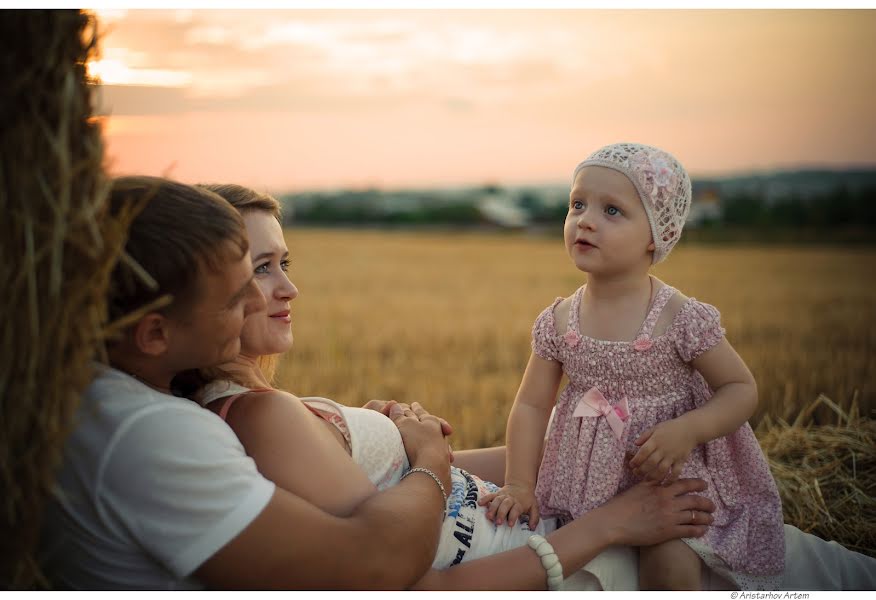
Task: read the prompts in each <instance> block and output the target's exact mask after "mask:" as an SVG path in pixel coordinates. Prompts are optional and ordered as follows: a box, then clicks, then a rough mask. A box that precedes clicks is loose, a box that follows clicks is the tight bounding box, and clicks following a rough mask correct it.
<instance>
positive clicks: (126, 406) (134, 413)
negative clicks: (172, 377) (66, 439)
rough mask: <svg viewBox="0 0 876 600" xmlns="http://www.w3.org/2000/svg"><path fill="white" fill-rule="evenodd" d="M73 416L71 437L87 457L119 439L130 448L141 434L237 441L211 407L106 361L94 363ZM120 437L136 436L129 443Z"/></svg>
mask: <svg viewBox="0 0 876 600" xmlns="http://www.w3.org/2000/svg"><path fill="white" fill-rule="evenodd" d="M77 416H78V418H77V422H76V426H75V427H74V429H73V431H72V432H71V436H70V443H72V444H73V445H75V446H78V447H79V448H80V449H81V450H82V451H84V452H85V454H86V455H92V460H99V461H100V460H101V459H103V460H106V459H108V458H109V455H110V454H112V453H114V452H115V451H116V450H118V449H119V445H120V444H121V445H122V446H124V447H125V448H128V449H129V450H131V448H129V447H130V446H131V445H132V444H133V446H134V447H135V448H134V449H136V448H137V447H140V444H139V443H138V442H139V441H142V440H143V439H148V440H151V441H152V444H168V445H171V446H176V445H179V444H185V443H186V440H199V441H201V443H206V442H203V439H207V440H210V442H211V443H210V444H207V445H215V444H219V443H222V444H224V445H231V446H235V447H236V446H237V444H238V442H237V438H236V437H234V435H233V433H231V432H230V430H228V428H227V427H225V424H224V423H222V421H221V420H220V419H219V418H218V417H216V415H214V414H212V413H211V412H210V411H208V410H205V409H203V408H201V407H200V406H199V405H197V404H196V403H194V402H192V401H191V400H188V399H186V398H178V397H176V396H171V395H168V394H163V393H161V392H159V391H158V390H155V389H152V388H151V387H149V386H147V385H145V384H144V383H142V382H140V381H138V380H136V379H135V378H133V377H131V376H130V375H127V374H125V373H123V372H121V371H118V370H116V369H113V368H111V367H107V366H105V365H98V366H96V372H95V377H94V379H93V380H92V382H91V384H90V385H89V386H88V387H87V388H86V389H85V392H84V393H83V395H82V403H81V404H80V407H79V411H78V415H77ZM181 432H187V435H180V434H181ZM229 434H230V435H229ZM202 435H203V438H202V437H201V436H202ZM125 439H133V440H135V441H133V442H132V444H128V443H124V441H125ZM150 445H151V444H150ZM98 457H101V459H98Z"/></svg>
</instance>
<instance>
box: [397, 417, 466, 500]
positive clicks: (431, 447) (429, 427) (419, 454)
mask: <svg viewBox="0 0 876 600" xmlns="http://www.w3.org/2000/svg"><path fill="white" fill-rule="evenodd" d="M389 418H390V419H392V422H393V423H395V426H396V427H398V430H399V433H400V434H401V437H402V442H403V443H404V445H405V453H406V454H407V455H408V462H409V463H410V464H411V466H412V467H415V466H417V465H418V464H419V463H420V462H430V461H438V462H439V463H445V464H446V471H447V473H448V474H449V472H450V463H451V462H453V453H452V451H451V450H450V446H449V445H448V444H447V440H445V439H444V433H443V427H442V423H441V422H442V420H443V419H440V418H439V417H436V416H435V415H431V414H429V412H428V411H427V410H426V409H425V408H423V407H422V406H420V404H419V403H417V402H414V403H413V404H412V405H411V406H410V407H408V405H407V404H398V403H396V404H394V405H393V406H391V407H390V408H389ZM444 470H445V469H444V468H442V471H444ZM445 483H447V484H448V486H449V484H450V483H449V475H448V481H447V482H445ZM446 489H447V490H449V489H450V488H449V487H447V488H446Z"/></svg>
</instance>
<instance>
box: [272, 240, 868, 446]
mask: <svg viewBox="0 0 876 600" xmlns="http://www.w3.org/2000/svg"><path fill="white" fill-rule="evenodd" d="M560 235H561V234H560V231H559V228H558V232H557V236H556V238H548V237H534V236H527V235H525V234H483V233H461V234H454V233H441V232H410V231H406V232H385V231H373V230H308V229H304V230H287V243H288V244H289V248H290V252H291V255H292V267H291V277H292V279H293V281H294V282H295V283H296V284H297V285H298V287H299V288H300V290H301V295H300V297H299V298H298V299H297V300H296V301H295V302H294V303H293V308H292V317H293V325H292V327H293V331H294V333H295V347H294V349H293V350H292V352H291V353H289V354H288V355H287V356H286V357H284V358H283V359H282V360H281V362H280V365H279V377H278V383H279V384H280V385H281V386H282V387H284V388H285V389H288V390H290V391H293V392H294V393H297V394H299V395H322V396H326V397H330V398H333V399H335V400H337V401H339V402H342V403H345V404H350V405H361V404H362V403H364V402H365V401H366V400H368V399H369V398H384V399H396V400H402V401H408V402H410V401H415V400H416V401H420V402H422V403H423V404H424V405H425V406H426V407H427V408H428V409H429V410H430V411H432V412H434V413H436V414H440V415H442V416H444V417H445V418H447V419H448V420H449V421H450V422H451V423H452V424H453V425H454V426H455V428H456V433H455V434H454V447H456V448H473V447H480V446H490V445H496V444H500V443H502V442H503V439H504V432H505V421H506V418H507V415H508V411H509V410H510V407H511V404H512V402H513V400H514V395H515V393H516V390H517V386H518V384H519V382H520V377H521V375H522V373H523V369H524V367H525V365H526V361H527V359H528V356H529V351H530V345H529V344H530V329H531V327H532V322H533V320H534V319H535V317H536V316H537V315H538V313H539V312H540V311H541V310H542V309H543V308H544V307H545V306H547V305H548V304H550V303H551V301H552V300H553V299H554V298H555V297H557V296H567V295H569V294H570V293H572V292H573V291H574V290H575V289H576V288H577V287H578V286H580V285H581V284H582V283H583V282H584V276H583V274H582V273H580V272H579V271H578V270H577V269H576V268H575V267H574V265H572V264H571V262H570V260H569V259H568V258H567V257H566V255H565V251H564V248H563V245H562V241H561V239H560ZM874 267H876V249H872V248H864V249H860V248H828V247H776V246H761V247H751V246H721V247H716V246H694V245H689V246H685V245H682V246H680V247H678V248H677V249H676V250H675V251H674V252H673V253H672V255H671V256H670V257H669V259H668V260H667V261H665V263H663V264H661V265H659V266H658V267H656V268H655V270H654V273H655V274H656V275H657V276H658V277H660V278H661V279H663V280H664V281H666V282H667V283H669V284H671V285H673V286H675V287H677V288H678V289H680V290H681V291H682V292H684V293H685V294H687V295H688V296H694V297H696V298H697V299H699V300H702V301H704V302H709V303H711V304H714V305H715V306H717V307H718V309H719V310H720V311H721V314H722V320H723V324H724V326H725V327H726V329H727V337H728V339H729V340H730V342H731V343H732V344H733V346H734V347H735V348H736V350H737V351H738V352H739V353H740V355H741V356H742V357H743V358H744V359H745V361H746V362H747V363H748V365H749V367H750V368H751V370H752V371H753V373H754V375H755V377H756V379H757V382H758V386H759V391H760V409H759V411H758V414H757V415H756V416H755V417H754V419H753V420H752V424H753V425H756V424H757V423H758V422H759V421H760V420H761V418H762V417H763V416H764V415H765V414H768V415H770V416H771V418H773V419H785V420H792V419H793V418H794V417H795V416H796V415H797V413H798V412H799V411H800V409H801V408H802V407H804V406H806V405H808V404H810V403H811V402H812V401H814V400H815V399H816V398H817V397H818V396H819V394H825V395H826V396H828V397H829V398H831V399H832V400H833V401H834V402H836V403H837V404H839V405H840V406H842V407H844V408H846V409H848V408H850V407H851V405H852V403H853V401H854V403H855V404H857V406H858V407H859V409H860V412H861V414H862V415H864V416H873V415H874V412H876V382H874V381H873V376H874V375H876V284H874V282H873V275H874V273H876V268H874ZM815 417H816V422H820V423H834V422H836V419H837V417H836V414H835V413H834V412H832V411H830V410H829V409H827V408H826V407H821V408H819V409H818V410H817V411H816V414H815Z"/></svg>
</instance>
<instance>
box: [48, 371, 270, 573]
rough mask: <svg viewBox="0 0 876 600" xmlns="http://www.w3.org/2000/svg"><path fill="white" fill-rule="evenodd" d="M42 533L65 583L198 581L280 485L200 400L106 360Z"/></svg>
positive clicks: (86, 399) (85, 402)
mask: <svg viewBox="0 0 876 600" xmlns="http://www.w3.org/2000/svg"><path fill="white" fill-rule="evenodd" d="M77 419H78V420H77V423H76V425H75V429H74V430H73V432H72V433H71V435H70V437H69V438H68V440H67V444H66V447H65V449H64V457H63V464H62V467H61V470H60V472H59V476H58V480H57V486H56V487H57V490H56V499H55V501H53V502H50V503H49V505H48V506H47V510H46V514H45V521H44V526H43V537H42V541H41V552H40V553H41V558H42V559H43V560H44V565H45V570H46V574H47V575H48V576H49V578H50V579H51V580H52V581H53V582H54V583H55V585H57V586H59V587H71V588H83V589H120V588H124V589H153V590H157V589H180V588H182V589H188V588H199V587H202V586H201V585H200V584H199V583H198V582H197V581H196V580H194V579H193V578H191V577H190V576H191V574H192V573H193V572H194V571H195V569H197V568H198V567H199V566H200V565H201V564H202V563H203V562H204V561H205V560H206V559H208V558H210V557H211V556H212V555H213V554H215V553H216V551H218V550H219V549H220V548H222V547H223V546H224V545H225V544H226V543H228V542H229V541H230V540H231V539H233V538H234V537H235V536H236V535H237V534H238V533H240V532H241V531H243V529H245V528H246V526H247V525H249V524H250V523H251V522H252V520H253V519H254V518H255V517H256V516H257V515H258V514H259V513H260V512H261V511H262V510H263V509H264V507H265V506H266V505H267V503H268V501H269V500H270V498H271V496H272V495H273V493H274V484H273V483H272V482H270V481H268V480H267V479H265V478H264V477H262V476H261V475H260V474H259V473H258V471H257V470H256V467H255V464H254V463H253V461H252V459H251V458H249V457H248V456H247V455H246V453H245V452H244V449H243V447H242V446H241V444H240V442H239V441H238V440H237V437H236V436H235V435H234V432H233V431H232V430H231V429H230V428H229V427H228V426H227V425H226V424H225V422H224V421H222V419H220V418H219V417H218V416H216V415H215V414H213V413H212V412H210V411H208V410H204V409H203V408H201V407H200V406H198V405H197V404H195V403H194V402H191V401H190V400H186V399H184V398H176V397H174V396H168V395H166V394H162V393H160V392H158V391H156V390H154V389H152V388H150V387H148V386H146V385H144V384H143V383H141V382H139V381H137V380H136V379H134V378H133V377H130V376H128V375H126V374H124V373H122V372H121V371H118V370H115V369H112V368H109V367H106V366H103V365H100V366H98V376H97V377H96V378H95V380H94V381H93V382H92V383H91V385H90V386H89V387H88V389H87V390H86V391H85V394H84V396H83V399H82V404H81V406H80V408H79V411H78V413H77Z"/></svg>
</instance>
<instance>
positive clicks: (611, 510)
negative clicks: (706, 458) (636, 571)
mask: <svg viewBox="0 0 876 600" xmlns="http://www.w3.org/2000/svg"><path fill="white" fill-rule="evenodd" d="M705 489H706V482H705V481H703V480H702V479H680V480H678V481H674V482H672V483H670V484H668V485H658V484H656V483H653V482H651V481H643V482H641V483H639V484H637V485H634V486H633V487H631V488H630V489H628V490H627V491H625V492H624V493H622V494H620V495H619V496H615V497H614V498H612V499H611V500H609V501H608V502H606V503H605V504H603V505H602V506H600V507H599V508H597V509H594V511H593V512H597V511H598V512H599V514H600V515H602V516H601V517H600V521H601V522H603V523H611V529H612V531H613V535H612V539H613V542H612V543H615V544H623V545H626V546H651V545H653V544H659V543H660V542H665V541H667V540H671V539H674V538H680V537H699V536H701V535H704V534H705V533H706V530H707V529H708V526H709V525H710V524H711V523H712V511H714V510H715V504H714V503H713V502H712V501H711V500H709V499H708V498H705V497H703V496H698V495H697V494H696V492H701V491H703V490H705Z"/></svg>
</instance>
